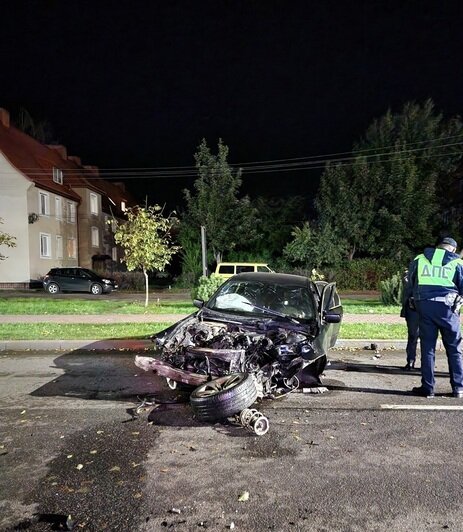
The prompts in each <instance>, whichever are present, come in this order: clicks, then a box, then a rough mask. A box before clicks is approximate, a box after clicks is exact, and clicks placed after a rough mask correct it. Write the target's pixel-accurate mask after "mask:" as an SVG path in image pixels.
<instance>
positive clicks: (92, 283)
mask: <svg viewBox="0 0 463 532" xmlns="http://www.w3.org/2000/svg"><path fill="white" fill-rule="evenodd" d="M43 287H44V289H45V290H46V291H47V292H48V293H49V294H57V293H58V292H60V291H63V292H65V291H69V292H90V293H91V294H94V295H96V296H97V295H99V294H107V293H110V292H112V291H113V290H117V288H118V285H117V284H116V283H115V281H114V279H109V278H107V277H101V276H100V275H98V274H97V273H95V272H94V271H92V270H88V269H87V268H52V269H51V270H50V271H49V272H48V273H47V275H45V277H44V279H43Z"/></svg>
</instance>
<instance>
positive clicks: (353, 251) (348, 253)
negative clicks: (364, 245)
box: [347, 244, 356, 260]
mask: <svg viewBox="0 0 463 532" xmlns="http://www.w3.org/2000/svg"><path fill="white" fill-rule="evenodd" d="M355 251H356V249H355V244H354V245H353V246H352V247H351V248H350V250H349V251H348V252H347V260H352V259H353V258H354V255H355Z"/></svg>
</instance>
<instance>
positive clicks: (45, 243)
mask: <svg viewBox="0 0 463 532" xmlns="http://www.w3.org/2000/svg"><path fill="white" fill-rule="evenodd" d="M40 256H41V257H42V258H43V259H49V258H50V257H51V236H50V235H49V234H47V233H40Z"/></svg>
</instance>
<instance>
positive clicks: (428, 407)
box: [380, 399, 463, 410]
mask: <svg viewBox="0 0 463 532" xmlns="http://www.w3.org/2000/svg"><path fill="white" fill-rule="evenodd" d="M430 401H432V399H430ZM380 408H382V409H383V410H463V405H454V406H452V405H380Z"/></svg>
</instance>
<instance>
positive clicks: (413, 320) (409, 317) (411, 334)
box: [400, 270, 420, 371]
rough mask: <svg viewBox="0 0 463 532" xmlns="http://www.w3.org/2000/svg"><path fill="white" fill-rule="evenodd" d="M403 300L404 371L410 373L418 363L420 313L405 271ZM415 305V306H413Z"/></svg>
mask: <svg viewBox="0 0 463 532" xmlns="http://www.w3.org/2000/svg"><path fill="white" fill-rule="evenodd" d="M402 282H403V287H404V290H403V298H402V309H401V311H400V316H401V317H402V318H405V321H406V323H407V333H408V338H407V349H406V351H407V364H406V365H405V367H404V370H406V371H410V370H413V369H414V368H415V362H416V346H417V344H418V337H419V332H420V329H419V319H418V312H417V310H416V308H415V305H414V302H413V286H412V285H411V283H410V279H409V275H408V270H406V271H405V273H404V275H403V278H402ZM412 305H413V306H412Z"/></svg>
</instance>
